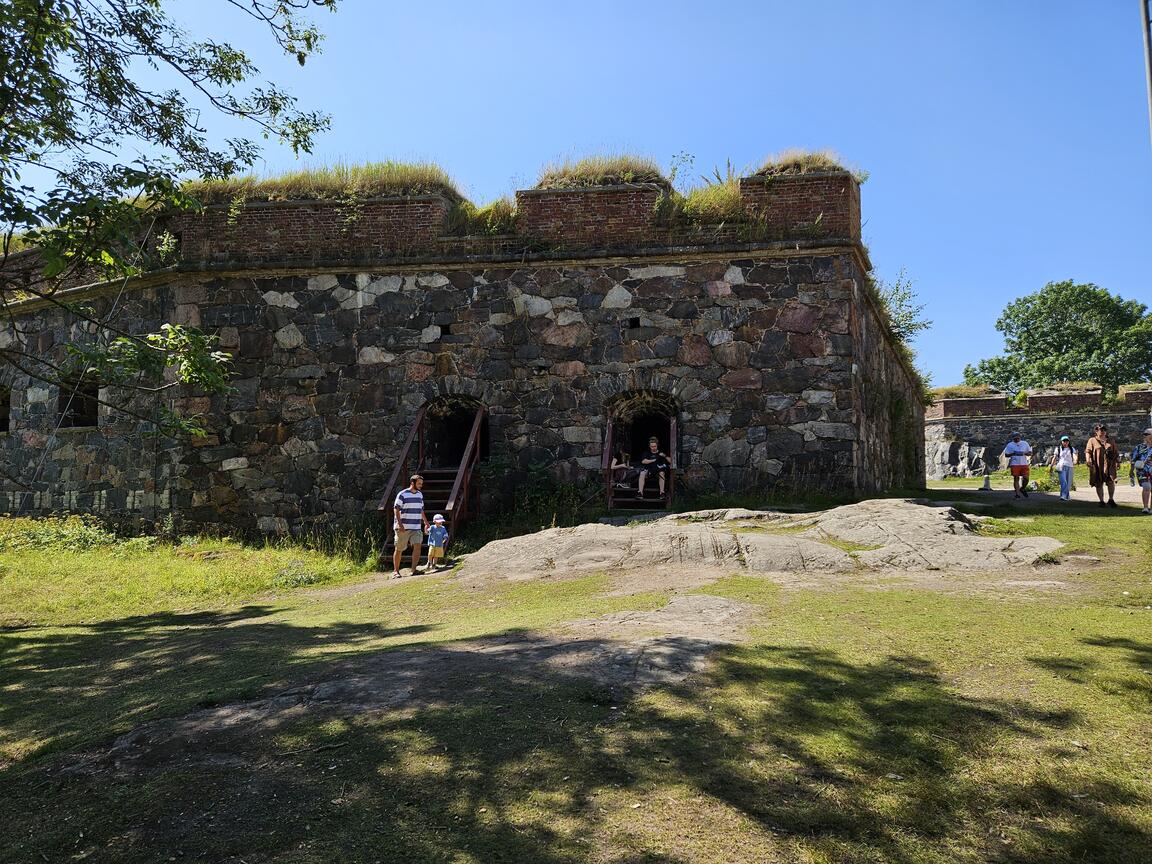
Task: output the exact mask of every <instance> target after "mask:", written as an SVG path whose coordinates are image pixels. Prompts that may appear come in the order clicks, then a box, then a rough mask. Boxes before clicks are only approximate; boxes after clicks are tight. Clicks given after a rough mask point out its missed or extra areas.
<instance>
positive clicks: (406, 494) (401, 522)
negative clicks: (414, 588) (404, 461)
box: [392, 474, 428, 579]
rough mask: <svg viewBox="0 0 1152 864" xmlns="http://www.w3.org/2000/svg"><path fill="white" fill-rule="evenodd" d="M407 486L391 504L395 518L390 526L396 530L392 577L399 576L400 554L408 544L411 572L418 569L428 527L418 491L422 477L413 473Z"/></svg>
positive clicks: (422, 498)
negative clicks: (410, 554) (410, 553)
mask: <svg viewBox="0 0 1152 864" xmlns="http://www.w3.org/2000/svg"><path fill="white" fill-rule="evenodd" d="M408 482H409V484H410V485H409V486H408V488H407V489H401V490H400V492H399V494H398V495H397V496H396V500H395V501H394V502H393V504H392V511H393V513H394V514H395V519H394V520H393V522H392V527H393V529H394V530H395V531H396V551H395V552H393V553H392V569H393V571H394V572H393V573H392V578H393V579H399V578H400V556H401V554H402V553H403V552H404V550H405V549H407V548H408V547H409V546H411V547H412V574H413V575H415V574H417V573H419V572H420V571H419V570H418V569H417V567H419V566H420V547H421V545H423V542H424V531H425V530H427V528H428V517H427V516H426V515H424V493H423V492H421V491H420V489H421V487H422V486H423V485H424V478H423V477H421V476H420V475H419V474H413V475H412V476H411V477H409V478H408Z"/></svg>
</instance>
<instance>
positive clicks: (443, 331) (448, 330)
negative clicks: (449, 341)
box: [440, 324, 452, 336]
mask: <svg viewBox="0 0 1152 864" xmlns="http://www.w3.org/2000/svg"><path fill="white" fill-rule="evenodd" d="M440 335H441V336H451V335H452V325H451V324H441V325H440Z"/></svg>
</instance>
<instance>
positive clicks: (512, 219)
mask: <svg viewBox="0 0 1152 864" xmlns="http://www.w3.org/2000/svg"><path fill="white" fill-rule="evenodd" d="M516 215H517V214H516V202H515V201H514V200H512V199H511V198H508V197H504V198H497V199H496V200H495V201H493V202H491V203H490V204H485V205H484V206H483V207H477V206H476V205H475V204H473V203H472V202H471V201H460V202H458V203H457V204H456V205H455V206H454V207H453V208H452V211H451V212H450V213H449V214H448V230H449V232H450V233H452V234H462V235H472V236H474V235H495V234H511V233H513V232H514V231H515V230H516Z"/></svg>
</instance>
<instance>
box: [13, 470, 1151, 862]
mask: <svg viewBox="0 0 1152 864" xmlns="http://www.w3.org/2000/svg"><path fill="white" fill-rule="evenodd" d="M931 494H934V495H944V494H951V493H949V492H947V491H943V490H936V491H935V492H933V493H931ZM1129 509H1130V508H1129ZM1017 515H1019V514H1017ZM1027 515H1028V518H1032V519H1034V521H1033V522H1019V521H1008V520H1004V519H999V518H998V519H995V520H991V521H988V522H985V523H984V524H983V525H982V526H981V530H982V531H986V532H988V533H990V534H996V535H997V536H1011V532H1022V533H1036V534H1047V535H1049V536H1054V537H1057V538H1058V539H1061V540H1063V541H1064V542H1065V543H1066V544H1067V546H1066V549H1065V550H1061V551H1062V552H1064V551H1066V550H1081V551H1083V552H1085V553H1087V554H1091V555H1093V556H1095V557H1098V558H1099V559H1100V561H1099V562H1098V563H1095V564H1087V565H1085V564H1072V563H1068V562H1067V560H1066V561H1065V562H1064V563H1060V564H1056V565H1052V564H1049V565H1045V566H1040V567H1026V568H1021V569H1020V571H1019V572H1018V573H1011V574H1008V575H1007V578H1001V579H1000V581H999V585H1000V587H999V588H998V589H997V590H996V591H994V592H990V591H983V592H965V591H947V592H941V591H936V590H931V588H930V587H925V586H923V585H921V584H920V583H916V586H915V587H910V586H909V584H907V583H899V584H897V583H893V584H891V585H889V584H876V583H875V582H874V581H872V582H868V581H867V580H861V581H860V582H859V583H856V582H855V581H853V580H852V579H843V578H839V579H838V580H836V581H835V583H834V584H828V585H822V586H820V587H819V588H818V589H816V588H813V589H809V588H806V587H804V586H802V585H801V586H796V585H781V584H778V583H776V582H774V581H772V580H770V579H767V578H760V577H756V576H753V575H749V574H747V573H742V574H740V575H736V576H731V577H728V578H721V579H719V580H718V581H714V582H711V583H708V584H704V585H703V586H702V587H696V588H692V589H686V590H687V591H688V593H687V594H686V595H685V594H679V595H677V594H676V593H675V592H674V591H673V590H672V589H671V588H666V589H662V588H660V587H658V583H653V582H652V581H651V580H649V581H648V583H647V585H648V586H649V587H647V588H645V589H643V590H642V591H641V593H636V594H629V593H627V592H622V591H621V590H620V584H619V582H618V581H616V579H615V577H612V576H609V575H591V576H581V577H574V578H565V579H559V578H547V577H546V578H537V579H524V580H517V579H515V578H510V579H505V578H493V579H492V580H489V581H477V580H475V579H471V578H468V577H467V576H466V574H467V569H465V571H463V575H447V574H445V575H439V576H433V577H423V578H419V579H403V580H399V581H389V580H385V579H381V578H379V577H378V576H375V575H372V574H369V573H366V572H365V571H364V570H363V566H362V562H358V561H356V560H355V559H353V558H345V557H342V556H340V555H334V556H330V557H329V559H328V562H329V563H328V564H327V565H323V564H322V562H321V559H320V558H313V557H311V556H312V554H313V553H309V552H308V550H303V549H299V548H292V547H289V546H283V547H275V548H270V549H262V548H252V547H246V546H243V545H241V544H231V543H228V542H226V541H212V543H209V542H208V541H185V542H182V543H180V544H176V545H172V544H165V543H162V542H159V541H155V542H152V543H151V544H149V543H148V542H136V543H135V544H123V543H122V542H120V541H117V540H115V539H112V540H109V539H107V538H106V537H103V536H101V535H100V534H99V532H96V533H93V532H90V531H87V530H85V531H80V530H79V529H77V530H75V531H73V530H72V529H68V530H66V531H65V532H64V533H65V534H67V535H68V536H67V537H66V538H65V539H63V540H61V539H60V538H59V537H58V536H57V535H58V534H60V533H61V532H60V531H59V530H58V529H59V526H58V525H55V524H49V526H48V527H47V528H41V527H39V526H37V525H34V524H32V523H29V522H27V521H25V520H19V521H17V520H12V521H11V522H9V523H8V524H7V528H8V530H6V531H5V532H4V533H3V537H4V541H3V548H2V549H0V564H2V566H3V571H2V574H0V610H4V612H5V614H6V618H5V619H4V620H5V621H6V622H7V626H6V627H4V628H0V694H2V698H0V783H2V784H3V787H4V789H5V794H4V795H3V796H0V824H3V825H4V826H5V830H4V831H3V832H0V860H5V861H8V860H11V861H43V860H49V861H57V860H73V859H75V860H86V861H116V862H127V864H134V862H153V861H157V860H168V859H169V858H172V857H175V858H176V859H177V860H206V861H242V860H248V861H268V862H271V861H284V862H289V861H290V862H328V861H334V860H341V861H381V862H412V861H461V862H463V861H497V860H499V861H508V862H545V864H569V862H571V864H576V862H585V861H606V862H608V861H611V862H626V861H627V862H656V861H668V862H677V864H687V862H716V861H725V862H757V864H797V862H806V864H807V862H812V864H833V862H846V861H856V862H865V861H867V862H898V864H945V862H947V864H953V862H960V864H984V862H990V861H998V862H1006V864H1007V862H1012V864H1072V862H1084V861H1100V862H1113V861H1115V862H1128V861H1132V862H1136V861H1147V860H1152V788H1150V787H1149V785H1148V777H1149V776H1150V772H1152V740H1150V739H1149V736H1148V734H1147V730H1148V729H1149V728H1150V726H1152V685H1150V683H1149V670H1150V669H1152V609H1150V608H1147V607H1152V576H1150V575H1149V574H1150V573H1152V545H1150V542H1149V538H1148V529H1147V524H1148V523H1147V521H1146V519H1147V517H1144V518H1143V519H1141V518H1139V517H1126V516H1125V515H1124V513H1123V512H1121V513H1109V514H1105V515H1099V514H1098V513H1087V512H1082V511H1064V510H1059V509H1057V508H1056V507H1049V508H1047V509H1040V510H1037V511H1030V512H1029V513H1028V514H1027ZM213 543H214V544H216V545H213ZM122 547H123V548H122ZM218 551H223V552H227V553H228V554H227V555H226V556H225V557H224V558H213V557H212V553H215V552H218ZM541 552H542V554H546V553H547V550H546V549H542V550H541ZM261 556H267V557H261ZM1064 557H1065V559H1067V558H1068V557H1069V556H1068V555H1065V556H1064ZM293 560H296V561H300V562H304V566H307V567H310V568H313V567H314V568H320V567H322V566H327V567H328V568H330V569H329V570H328V571H324V572H330V573H331V574H332V578H330V579H329V580H328V581H326V582H325V583H324V584H322V585H319V586H308V585H303V586H301V587H277V586H276V585H275V582H276V573H277V572H280V571H281V570H283V569H284V568H286V567H289V566H290V564H291V561H293ZM229 562H231V563H229ZM221 567H226V568H230V570H231V573H232V576H231V577H230V578H229V579H228V580H226V582H227V584H226V585H225V586H223V587H222V586H221V585H220V583H219V582H218V581H216V580H217V579H218V577H217V575H216V571H217V569H219V568H221ZM30 568H34V569H30ZM177 570H179V573H178V575H176V576H174V575H173V574H174V573H175V572H176V571H177ZM26 571H27V572H31V573H34V574H35V575H34V576H31V577H30V576H25V575H24V573H25V572H26ZM318 572H319V571H318ZM502 575H507V576H509V577H516V576H518V575H522V574H502ZM970 575H971V574H948V573H934V574H932V578H933V579H934V580H938V581H941V582H944V581H947V580H949V579H952V578H956V579H963V578H965V576H970ZM34 583H42V584H43V586H44V587H43V591H44V592H45V593H46V594H48V595H55V596H57V597H58V598H61V601H60V602H45V601H44V599H43V598H44V595H41V594H37V593H36V592H37V591H39V590H41V589H38V588H37V587H36V585H35V584H34ZM1061 584H1064V585H1067V586H1070V587H1072V588H1074V590H1061V589H1059V588H1056V587H1052V586H1058V585H1061ZM653 585H656V587H652V586H653ZM1037 586H1039V587H1037ZM1044 586H1047V587H1044ZM677 597H678V598H679V599H680V600H681V601H683V602H689V603H694V602H699V603H704V602H705V601H706V602H707V603H711V604H713V605H712V606H709V607H707V608H724V609H731V608H738V609H740V610H743V611H742V613H741V614H743V615H745V616H746V620H747V628H748V629H747V630H746V634H745V638H744V641H742V642H740V643H739V644H732V645H721V646H716V647H714V650H713V652H712V654H711V655H710V656H711V659H710V662H709V663H708V664H707V665H706V666H704V667H703V668H702V670H701V671H700V672H699V673H698V674H695V675H692V676H689V677H687V678H684V679H683V680H682V681H681V682H680V683H676V682H675V681H673V682H671V683H667V684H664V685H662V686H657V687H654V688H651V689H648V690H642V691H631V690H619V689H613V688H609V687H607V686H605V685H604V684H603V683H602V680H601V679H600V678H598V677H597V676H598V674H599V673H598V672H597V671H596V670H597V668H600V667H598V666H597V662H588V663H585V662H584V661H583V660H581V659H580V658H581V657H590V658H601V660H602V662H603V663H607V664H608V665H610V664H611V658H613V657H618V656H619V655H618V653H614V652H618V650H619V649H618V644H619V643H617V642H614V641H613V640H614V639H619V638H624V637H623V635H622V634H623V632H625V631H619V632H617V631H615V630H613V629H612V628H613V627H615V626H617V625H616V624H613V623H612V622H620V621H628V620H631V619H632V618H635V617H637V616H643V615H645V614H648V613H650V612H652V611H653V610H657V609H660V608H661V607H663V606H664V604H665V603H666V602H668V601H669V600H670V599H676V598H677ZM38 598H39V599H38ZM64 598H66V601H65V600H64ZM715 604H720V606H719V607H717V606H716V605H715ZM565 622H584V626H583V627H582V628H580V629H578V630H577V631H573V630H570V629H568V628H569V627H572V626H575V625H574V624H572V625H570V624H566V623H565ZM588 622H596V626H595V627H591V626H588ZM546 634H550V635H547V639H550V640H552V641H547V640H545V636H546ZM577 634H578V635H577ZM613 634H615V635H613ZM645 638H651V639H654V640H655V641H653V642H652V643H651V644H650V646H649V648H648V649H647V650H648V652H649V653H648V654H647V655H645V656H646V657H648V658H649V659H648V660H646V661H645V662H657V658H658V657H659V656H661V655H660V651H661V650H662V649H663V648H664V647H670V646H671V645H673V644H679V643H677V642H676V640H673V641H672V642H669V643H667V646H665V643H662V642H660V637H658V636H657V635H653V634H645ZM533 640H545V641H543V642H541V643H540V644H541V645H543V646H546V649H547V651H546V653H547V655H548V656H550V657H553V658H555V657H561V658H563V657H568V658H569V662H568V663H566V664H565V663H560V664H558V665H557V664H551V665H533V664H531V663H527V662H525V660H524V656H523V654H518V653H516V651H514V650H513V649H515V648H516V646H524V645H530V644H533ZM680 642H681V643H682V642H683V640H680ZM680 647H681V648H683V645H682V644H680ZM325 682H327V683H325ZM364 682H371V684H372V686H371V687H368V686H367V685H366V684H365V683H364ZM276 694H281V695H280V696H279V697H278V698H277V699H276V700H273V701H271V702H267V701H260V700H262V699H264V698H265V697H270V696H275V695H276ZM305 694H310V695H305ZM388 699H392V700H394V701H392V702H389V701H388ZM269 712H279V713H275V714H274V716H275V717H276V718H278V719H277V721H276V722H271V721H268V722H261V718H263V717H267V716H269ZM143 724H150V725H143ZM214 724H215V725H214ZM133 729H141V730H142V731H141V733H140V734H139V735H137V736H135V737H133V738H131V739H120V743H119V744H118V745H115V746H116V747H117V749H116V750H115V753H116V756H115V758H112V757H111V756H110V755H109V753H110V751H112V748H113V747H114V744H115V742H116V741H117V736H119V735H122V734H123V733H126V732H129V731H130V730H133Z"/></svg>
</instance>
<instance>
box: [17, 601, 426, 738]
mask: <svg viewBox="0 0 1152 864" xmlns="http://www.w3.org/2000/svg"><path fill="white" fill-rule="evenodd" d="M276 611H277V610H276V609H275V608H274V607H271V606H257V605H249V606H244V607H242V608H239V609H234V610H228V611H209V612H186V613H180V612H160V613H154V614H149V615H137V616H131V617H128V618H121V619H115V620H109V621H102V622H98V623H93V624H84V625H71V626H62V627H44V628H20V629H18V630H9V631H0V688H4V691H3V692H4V698H3V699H0V745H5V744H11V743H12V742H13V741H18V740H29V739H33V740H35V741H36V744H35V745H34V751H33V752H41V751H52V750H58V749H67V748H69V747H73V746H76V744H77V742H79V741H82V740H83V739H84V738H86V737H89V736H90V734H91V729H93V728H100V729H102V730H106V732H108V733H114V732H117V731H126V730H127V729H129V728H131V727H133V726H135V725H137V724H139V723H142V722H145V721H147V720H149V719H152V718H154V717H157V716H165V715H170V714H173V713H183V712H186V711H190V710H193V709H194V708H198V707H205V706H208V705H213V704H217V703H218V702H220V701H224V700H236V699H244V698H250V697H252V696H255V695H256V694H259V693H261V692H265V691H269V690H273V689H275V688H278V687H284V686H286V684H287V683H288V682H291V681H295V680H299V679H300V678H301V677H305V676H307V675H308V674H309V670H311V669H315V668H330V667H331V666H332V664H333V657H334V655H333V654H331V653H319V652H323V651H324V650H325V649H327V648H328V647H329V646H340V650H341V651H342V652H348V653H350V652H354V651H356V650H357V649H358V646H362V645H364V644H365V643H368V642H373V641H377V640H380V639H386V638H391V637H397V636H404V635H414V634H419V633H425V632H428V631H430V630H431V629H433V628H432V627H430V626H418V627H400V628H389V627H386V626H383V625H378V624H349V623H337V624H325V625H323V626H316V627H301V626H298V625H292V624H287V623H285V622H283V621H279V620H276V619H275V618H274V617H273V616H274V614H275V613H276ZM335 656H338V655H335ZM25 755H28V754H25Z"/></svg>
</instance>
